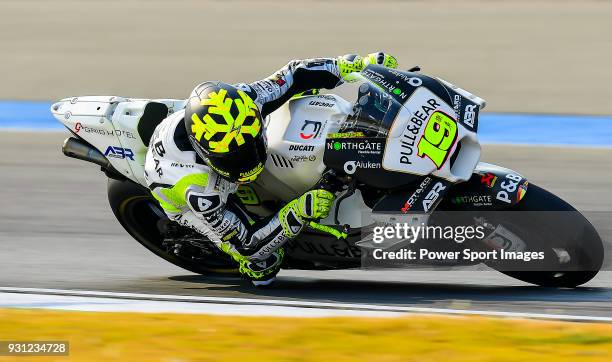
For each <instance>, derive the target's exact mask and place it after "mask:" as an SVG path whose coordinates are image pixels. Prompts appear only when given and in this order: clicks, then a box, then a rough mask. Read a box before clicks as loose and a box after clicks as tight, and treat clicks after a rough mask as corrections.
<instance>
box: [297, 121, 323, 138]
mask: <svg viewBox="0 0 612 362" xmlns="http://www.w3.org/2000/svg"><path fill="white" fill-rule="evenodd" d="M321 126H322V124H321V122H318V121H309V120H305V121H304V125H302V129H301V131H302V132H300V138H301V139H303V140H309V139H312V138H318V137H319V134H320V133H321V128H322V127H321Z"/></svg>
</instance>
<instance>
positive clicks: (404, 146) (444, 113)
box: [325, 65, 480, 188]
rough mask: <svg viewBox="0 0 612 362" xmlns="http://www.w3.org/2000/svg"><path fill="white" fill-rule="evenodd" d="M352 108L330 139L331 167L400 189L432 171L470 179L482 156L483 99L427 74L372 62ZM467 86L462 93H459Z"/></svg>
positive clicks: (446, 176) (328, 162)
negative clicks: (480, 121)
mask: <svg viewBox="0 0 612 362" xmlns="http://www.w3.org/2000/svg"><path fill="white" fill-rule="evenodd" d="M360 80H361V81H362V84H361V85H360V87H359V93H358V97H357V101H356V102H355V104H354V108H353V112H352V114H351V115H350V116H349V117H348V119H347V120H346V122H345V123H344V124H343V125H342V127H341V129H340V131H339V132H338V134H335V135H330V137H328V140H327V147H326V153H325V162H326V165H328V166H329V167H331V168H340V169H342V170H343V171H344V172H345V173H349V174H354V175H355V177H357V178H358V179H360V180H362V181H363V182H364V183H366V184H370V185H372V186H376V187H386V188H389V187H398V186H402V185H406V184H409V183H414V182H417V181H418V180H420V179H422V177H423V176H426V175H432V176H435V177H438V178H441V179H445V180H447V181H449V182H453V183H454V182H461V181H465V180H468V179H469V178H470V176H471V174H472V171H473V170H474V168H475V166H476V164H477V163H478V160H479V159H480V146H479V144H478V139H477V136H476V131H477V125H478V124H477V121H478V120H477V117H478V109H479V104H477V103H475V102H474V101H473V100H472V99H469V98H468V97H467V96H466V94H469V93H467V92H465V91H462V90H460V89H458V88H456V87H455V89H453V86H452V85H450V83H446V82H443V81H441V80H438V79H434V78H431V77H428V76H425V75H422V74H417V73H413V72H405V71H399V70H394V69H389V68H385V67H381V66H377V65H369V66H368V67H367V68H366V69H365V70H364V71H363V72H362V73H361V74H360ZM460 91H462V92H463V93H461V92H460Z"/></svg>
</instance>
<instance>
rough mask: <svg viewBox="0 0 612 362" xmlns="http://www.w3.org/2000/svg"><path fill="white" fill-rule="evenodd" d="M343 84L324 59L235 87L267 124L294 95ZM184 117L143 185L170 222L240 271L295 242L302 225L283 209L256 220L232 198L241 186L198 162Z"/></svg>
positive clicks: (154, 152) (153, 146)
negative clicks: (223, 255) (225, 256)
mask: <svg viewBox="0 0 612 362" xmlns="http://www.w3.org/2000/svg"><path fill="white" fill-rule="evenodd" d="M341 83H342V77H341V75H340V73H339V69H338V62H337V60H336V59H329V58H323V59H308V60H294V61H291V62H289V63H288V64H287V65H286V66H285V67H283V68H282V69H280V70H279V71H277V72H275V73H274V74H272V75H271V76H269V77H267V78H265V79H262V80H259V81H256V82H253V83H250V84H246V83H241V84H237V85H235V86H236V87H237V88H238V89H241V90H243V91H244V92H246V93H247V94H248V95H249V96H250V97H251V98H252V99H253V100H254V102H255V104H256V105H257V106H258V107H259V109H260V111H261V114H262V117H264V118H265V117H266V116H267V115H268V114H270V113H271V112H272V111H274V110H276V109H277V108H278V107H280V106H281V105H282V104H283V103H285V102H286V101H287V100H289V99H290V98H291V97H292V96H294V95H296V94H299V93H302V92H304V91H307V90H311V89H320V88H327V89H331V88H334V87H336V86H338V85H339V84H341ZM184 113H185V111H184V110H181V111H178V112H176V113H174V114H172V115H171V116H169V117H168V118H166V119H165V120H164V121H162V123H161V124H160V125H159V126H158V127H157V128H156V129H155V132H154V134H153V137H152V139H151V142H150V144H149V150H148V152H147V155H146V162H145V180H146V182H147V184H148V186H149V188H150V189H151V192H152V194H153V196H154V197H155V198H156V199H157V200H158V201H159V202H160V204H161V205H162V207H163V209H164V211H165V212H166V213H167V214H168V216H169V217H170V218H171V219H172V220H175V221H177V222H178V223H180V224H181V225H184V226H188V227H190V228H193V229H195V230H196V231H198V232H199V233H201V234H203V235H205V236H207V237H208V238H209V239H210V240H212V241H213V242H214V243H215V244H216V245H217V246H218V247H219V248H220V249H221V250H223V251H224V252H226V253H228V254H229V255H231V256H232V257H233V258H234V259H235V260H236V261H238V262H239V263H241V265H242V264H243V263H244V262H246V261H254V262H257V261H262V260H266V259H268V258H270V257H271V256H272V255H273V253H274V252H275V251H276V250H277V249H279V248H281V247H282V245H283V244H284V243H285V242H287V240H289V239H291V238H293V237H295V236H297V234H298V233H299V232H300V231H301V229H302V228H303V226H304V225H303V223H304V221H302V219H300V218H299V217H295V215H294V214H293V213H292V212H291V211H290V210H289V211H287V210H284V209H281V211H280V212H278V213H277V214H276V215H274V216H272V217H269V218H266V219H263V220H252V219H251V218H250V217H249V215H247V213H246V212H244V210H243V208H242V207H241V205H240V202H239V201H238V199H237V197H236V196H235V195H234V193H235V192H236V190H237V185H236V184H234V183H231V182H229V181H227V180H225V179H223V178H222V177H221V176H220V175H219V174H217V173H216V172H215V171H213V170H211V169H210V168H209V167H208V166H207V165H206V164H205V163H204V162H203V161H202V160H201V159H200V158H199V157H198V156H196V153H195V152H194V151H193V148H192V147H191V145H190V143H189V140H188V138H187V132H186V130H185V126H184V125H183V118H184ZM271 126H274V125H271ZM281 251H282V249H281ZM281 258H282V255H281ZM247 274H248V273H247ZM250 276H252V277H254V278H257V277H261V275H258V274H257V273H254V274H253V275H250Z"/></svg>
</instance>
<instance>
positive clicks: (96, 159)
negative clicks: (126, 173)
mask: <svg viewBox="0 0 612 362" xmlns="http://www.w3.org/2000/svg"><path fill="white" fill-rule="evenodd" d="M62 152H63V153H64V155H66V156H68V157H72V158H76V159H79V160H83V161H88V162H92V163H95V164H96V165H100V166H102V168H103V169H105V170H114V168H113V166H112V165H111V163H110V161H109V160H108V159H107V158H106V157H104V155H103V154H102V152H100V151H98V150H97V149H95V148H93V147H92V146H91V145H90V144H88V143H87V142H85V141H82V140H80V139H77V138H74V137H68V138H66V140H65V141H64V144H63V145H62Z"/></svg>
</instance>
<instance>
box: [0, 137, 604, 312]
mask: <svg viewBox="0 0 612 362" xmlns="http://www.w3.org/2000/svg"><path fill="white" fill-rule="evenodd" d="M65 137H67V134H66V133H42V132H40V133H24V132H0V154H2V155H3V157H2V158H0V176H1V177H0V200H1V202H2V207H1V208H0V245H1V251H0V286H3V287H22V288H54V289H72V290H99V291H112V292H131V293H158V294H172V295H189V296H213V297H215V296H216V297H241V298H267V299H270V298H271V299H285V300H302V301H316V302H337V303H368V304H380V305H389V306H412V307H415V306H416V307H434V308H453V309H454V308H456V309H474V310H490V311H506V312H507V311H511V312H531V313H555V314H571V315H588V316H607V317H610V316H612V302H611V301H612V272H602V273H600V274H599V275H598V276H597V277H596V278H595V279H594V280H593V281H591V282H590V283H588V284H587V285H586V286H584V287H582V288H578V289H574V290H557V289H547V288H540V287H536V286H531V285H527V284H525V283H521V282H518V281H515V280H513V279H511V278H509V277H506V276H504V275H501V274H499V273H497V272H494V271H453V272H448V271H446V272H445V271H424V270H420V271H401V272H366V271H360V270H350V271H334V272H303V271H283V272H281V274H280V277H279V283H278V284H277V286H276V287H275V288H274V289H272V290H263V291H262V290H255V289H254V288H252V287H250V286H249V285H248V284H247V283H245V282H243V281H241V280H240V279H234V278H217V279H212V278H206V277H203V276H199V275H194V274H192V273H189V272H187V271H184V270H182V269H179V268H176V267H174V266H172V265H170V264H168V263H166V262H165V261H163V260H161V259H159V258H157V257H156V256H154V255H153V254H151V253H150V252H148V251H147V250H145V249H144V248H143V247H141V246H140V245H139V244H138V243H137V242H136V241H134V240H132V239H131V238H130V237H129V236H128V235H127V233H126V232H124V231H123V230H122V228H121V226H120V225H119V224H118V222H117V221H116V220H115V219H114V216H113V215H112V213H111V211H110V210H109V208H108V206H107V201H106V195H105V187H106V180H105V178H104V176H103V174H102V173H101V172H99V170H98V168H97V166H94V165H91V164H87V163H84V162H81V161H77V160H73V159H68V158H66V157H64V156H63V155H62V154H61V151H60V147H61V142H62V141H63V139H64V138H65ZM483 160H484V161H489V162H495V163H499V164H501V165H505V166H507V167H510V168H513V169H516V170H517V171H519V172H521V173H523V174H524V175H526V176H528V177H529V179H530V180H531V181H532V182H534V183H536V184H538V185H540V186H543V187H545V188H547V189H549V190H551V191H552V192H555V193H557V194H558V195H560V196H561V197H563V198H564V199H566V200H567V201H569V202H571V203H572V204H574V205H575V206H576V207H577V208H578V209H580V210H582V211H598V212H605V211H610V210H612V192H611V191H612V184H611V183H610V181H609V180H611V179H612V170H611V169H610V167H609V165H610V164H612V149H587V148H565V149H564V148H552V147H526V146H495V145H488V146H485V147H484V152H483ZM598 215H600V216H602V215H603V216H605V214H598ZM596 226H597V227H598V228H599V231H600V233H601V234H602V236H603V238H604V239H606V240H607V241H608V242H609V241H610V240H612V237H611V236H612V226H610V224H609V219H608V220H607V221H606V220H603V222H602V221H601V220H600V222H599V223H596Z"/></svg>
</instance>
